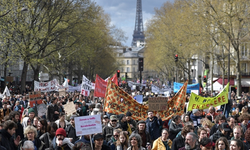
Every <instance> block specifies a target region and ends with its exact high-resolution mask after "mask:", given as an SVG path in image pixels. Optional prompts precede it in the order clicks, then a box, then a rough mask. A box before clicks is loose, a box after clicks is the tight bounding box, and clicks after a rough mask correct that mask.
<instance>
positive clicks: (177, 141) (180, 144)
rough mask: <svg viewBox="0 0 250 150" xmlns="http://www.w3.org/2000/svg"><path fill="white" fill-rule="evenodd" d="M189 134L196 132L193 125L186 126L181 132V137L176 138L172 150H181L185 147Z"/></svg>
mask: <svg viewBox="0 0 250 150" xmlns="http://www.w3.org/2000/svg"><path fill="white" fill-rule="evenodd" d="M189 132H194V127H193V126H192V125H185V126H184V127H183V128H182V130H181V136H178V137H177V138H175V139H174V140H173V142H172V146H171V150H177V149H178V150H179V149H180V148H182V147H184V146H185V137H186V135H187V134H188V133H189Z"/></svg>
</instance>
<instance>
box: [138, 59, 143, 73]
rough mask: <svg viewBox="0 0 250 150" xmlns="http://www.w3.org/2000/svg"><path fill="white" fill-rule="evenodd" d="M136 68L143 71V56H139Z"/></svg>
mask: <svg viewBox="0 0 250 150" xmlns="http://www.w3.org/2000/svg"><path fill="white" fill-rule="evenodd" d="M138 70H139V71H143V58H139V63H138Z"/></svg>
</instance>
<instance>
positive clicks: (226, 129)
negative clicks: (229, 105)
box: [210, 123, 230, 142]
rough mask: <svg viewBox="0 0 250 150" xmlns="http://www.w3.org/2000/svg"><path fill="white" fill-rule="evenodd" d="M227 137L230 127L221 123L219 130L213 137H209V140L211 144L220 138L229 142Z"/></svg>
mask: <svg viewBox="0 0 250 150" xmlns="http://www.w3.org/2000/svg"><path fill="white" fill-rule="evenodd" d="M229 135H230V127H229V125H228V123H222V124H221V125H220V126H219V130H217V132H216V133H215V134H214V135H212V136H210V139H211V140H212V141H213V142H216V140H217V139H219V138H220V137H225V138H227V139H228V140H229V139H230V136H229Z"/></svg>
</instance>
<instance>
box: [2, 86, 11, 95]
mask: <svg viewBox="0 0 250 150" xmlns="http://www.w3.org/2000/svg"><path fill="white" fill-rule="evenodd" d="M3 95H6V96H10V91H9V89H8V87H7V86H6V87H5V89H4V92H3Z"/></svg>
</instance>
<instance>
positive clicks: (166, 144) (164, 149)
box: [152, 129, 172, 150]
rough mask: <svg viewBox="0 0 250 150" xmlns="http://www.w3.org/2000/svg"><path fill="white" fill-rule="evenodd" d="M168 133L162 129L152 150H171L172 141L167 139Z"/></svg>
mask: <svg viewBox="0 0 250 150" xmlns="http://www.w3.org/2000/svg"><path fill="white" fill-rule="evenodd" d="M168 135H169V131H168V130H167V129H162V131H161V137H159V138H158V139H157V140H155V141H154V143H153V147H152V150H171V146H172V141H171V139H169V138H168Z"/></svg>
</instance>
